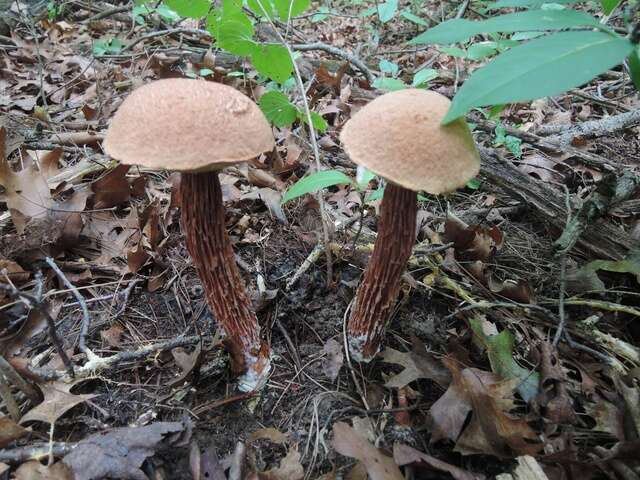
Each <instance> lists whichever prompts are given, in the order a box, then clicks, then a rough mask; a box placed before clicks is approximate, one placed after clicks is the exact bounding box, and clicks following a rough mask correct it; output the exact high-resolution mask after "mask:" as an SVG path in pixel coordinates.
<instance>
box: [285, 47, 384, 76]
mask: <svg viewBox="0 0 640 480" xmlns="http://www.w3.org/2000/svg"><path fill="white" fill-rule="evenodd" d="M291 48H293V49H294V50H298V51H300V52H307V51H312V50H320V51H323V52H327V53H330V54H331V55H335V56H336V57H340V58H343V59H344V60H346V61H347V62H349V63H350V64H352V65H353V66H354V67H356V68H357V69H358V70H360V73H362V74H363V75H364V77H365V78H366V79H367V82H369V84H371V85H373V82H374V81H375V79H376V77H375V76H374V75H373V73H371V70H369V67H367V66H366V65H365V63H364V62H363V61H362V60H360V59H359V58H358V57H356V56H355V55H353V54H351V53H348V52H345V51H344V50H341V49H339V48H337V47H334V46H333V45H327V44H326V43H322V42H314V43H302V44H294V45H291Z"/></svg>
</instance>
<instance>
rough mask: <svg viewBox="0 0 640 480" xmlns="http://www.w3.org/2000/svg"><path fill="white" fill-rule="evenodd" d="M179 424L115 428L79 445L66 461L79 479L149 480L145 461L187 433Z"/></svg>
mask: <svg viewBox="0 0 640 480" xmlns="http://www.w3.org/2000/svg"><path fill="white" fill-rule="evenodd" d="M184 429H185V426H184V425H183V424H182V423H179V422H158V423H154V424H151V425H147V426H144V427H138V428H114V429H113V430H109V431H104V432H99V433H95V434H93V435H91V436H89V437H87V438H86V439H84V440H82V441H81V442H79V443H78V444H77V445H76V447H75V448H74V449H73V450H72V451H71V453H69V454H67V455H66V456H65V457H64V458H63V459H62V461H63V462H64V463H65V464H66V465H68V466H69V467H71V469H72V470H73V473H74V479H75V480H97V479H100V478H122V479H132V480H146V479H147V476H146V475H145V474H144V473H143V472H142V470H140V466H141V465H142V462H144V461H145V460H146V459H147V458H148V457H150V456H152V455H153V454H154V453H155V451H156V450H157V449H158V448H160V447H161V446H163V445H162V444H163V443H166V442H164V441H165V440H166V441H169V442H171V439H172V438H173V437H172V434H175V433H179V432H183V431H184Z"/></svg>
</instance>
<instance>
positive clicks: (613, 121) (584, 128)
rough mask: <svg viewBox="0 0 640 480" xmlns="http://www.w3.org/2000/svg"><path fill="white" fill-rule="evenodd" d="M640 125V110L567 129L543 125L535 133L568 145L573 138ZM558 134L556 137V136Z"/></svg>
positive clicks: (565, 127) (560, 126)
mask: <svg viewBox="0 0 640 480" xmlns="http://www.w3.org/2000/svg"><path fill="white" fill-rule="evenodd" d="M637 123H640V109H638V110H631V111H630V112H624V113H619V114H617V115H611V116H609V117H604V118H601V119H599V120H590V121H588V122H583V123H579V124H577V125H574V126H572V127H569V128H567V126H566V125H543V126H541V127H540V128H539V129H538V130H537V131H536V134H538V135H543V136H546V135H555V136H553V137H551V138H549V140H551V141H553V142H556V143H558V144H559V145H568V144H570V143H571V141H572V140H573V139H574V138H575V137H591V136H598V135H603V134H608V133H612V132H615V131H617V130H622V129H625V128H627V127H630V126H632V125H635V124H637ZM556 134H558V135H556Z"/></svg>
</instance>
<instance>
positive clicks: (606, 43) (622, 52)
mask: <svg viewBox="0 0 640 480" xmlns="http://www.w3.org/2000/svg"><path fill="white" fill-rule="evenodd" d="M546 3H548V2H547V1H544V0H501V1H497V2H494V3H492V4H491V5H489V6H488V10H489V11H492V10H497V9H500V8H506V7H509V8H512V7H526V8H529V9H528V10H525V11H520V12H515V13H508V14H504V15H497V16H495V17H492V18H488V19H486V20H480V21H469V20H465V19H454V20H449V21H446V22H443V23H441V24H440V25H438V26H436V27H434V28H431V29H429V30H427V31H426V32H424V33H422V34H420V35H418V36H417V37H416V38H414V39H413V40H411V42H410V43H411V44H413V45H425V44H440V45H450V44H454V43H459V42H467V41H468V40H469V39H471V38H472V37H474V36H475V35H479V34H482V33H485V34H512V33H515V34H516V35H518V36H517V37H516V36H514V37H512V38H511V39H510V42H511V43H506V44H505V43H502V44H495V45H494V44H492V43H490V42H482V43H475V44H472V45H471V46H470V47H469V48H468V49H467V50H464V49H461V48H459V47H445V49H446V48H449V49H448V50H445V49H443V51H445V52H446V53H448V54H450V55H454V56H459V57H463V58H467V59H472V60H478V59H480V58H484V57H486V56H489V55H492V54H494V53H496V52H497V51H499V50H500V49H504V48H508V50H506V51H504V52H502V53H500V54H499V55H498V56H496V57H495V58H494V59H492V60H491V61H490V62H489V63H487V64H486V65H485V66H484V67H482V68H479V69H478V70H476V71H474V72H473V74H472V75H471V76H470V77H469V78H468V79H467V80H466V81H465V83H464V84H463V86H462V88H460V90H459V91H458V93H457V94H456V96H455V98H454V99H453V103H452V105H451V108H450V110H449V112H448V114H447V115H446V117H445V118H444V121H443V123H445V124H446V123H450V122H452V121H454V120H455V119H456V118H458V117H461V116H462V115H464V114H466V113H467V112H469V111H470V110H471V109H473V108H476V107H483V106H487V105H499V104H506V103H512V102H518V101H526V100H534V99H536V98H542V97H546V96H552V95H558V94H560V93H562V92H564V91H566V90H568V89H570V88H574V87H577V86H579V85H582V84H584V83H587V82H589V81H590V80H592V79H593V78H595V77H596V76H597V75H599V74H601V73H603V72H605V71H607V70H609V69H610V68H613V67H615V66H617V65H619V64H620V63H622V62H624V61H625V59H628V62H629V67H630V70H631V73H632V77H633V79H634V83H635V84H636V85H640V80H639V79H640V58H639V57H638V46H637V40H636V39H634V38H632V36H630V37H623V36H621V35H620V34H618V33H616V32H615V31H614V30H612V29H610V28H609V27H607V26H606V25H605V24H603V23H601V22H600V20H599V19H598V18H596V17H594V16H592V15H589V14H587V13H585V12H581V11H577V10H572V9H568V8H565V5H568V4H572V3H578V0H555V4H556V6H555V7H553V8H549V5H547V6H546V8H543V7H545V5H544V4H546ZM621 3H622V2H621V0H601V5H602V8H603V11H604V13H605V14H606V15H609V14H610V13H611V12H612V11H613V10H614V9H615V8H617V7H618V6H619V5H620V4H621ZM558 7H560V8H558ZM531 32H534V33H535V35H530V34H531ZM549 32H550V33H549ZM509 47H511V48H509Z"/></svg>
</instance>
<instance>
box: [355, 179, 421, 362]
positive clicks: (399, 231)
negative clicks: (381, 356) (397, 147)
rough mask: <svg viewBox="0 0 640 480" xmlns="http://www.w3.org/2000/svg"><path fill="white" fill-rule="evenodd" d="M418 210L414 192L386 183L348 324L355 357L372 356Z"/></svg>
mask: <svg viewBox="0 0 640 480" xmlns="http://www.w3.org/2000/svg"><path fill="white" fill-rule="evenodd" d="M417 213H418V200H417V195H416V192H414V191H412V190H408V189H406V188H404V187H401V186H399V185H395V184H393V183H388V184H387V186H386V187H385V192H384V197H383V199H382V205H381V206H380V219H379V221H378V237H377V238H376V242H375V245H374V248H373V253H372V255H371V258H370V259H369V263H368V265H367V268H366V270H365V272H364V274H363V276H362V282H361V283H360V287H359V288H358V294H357V296H356V301H355V305H354V307H353V311H352V313H351V320H350V322H349V327H348V328H349V334H348V339H349V350H350V351H351V354H352V355H353V357H354V360H357V361H364V360H367V359H371V358H372V357H373V356H374V355H375V354H376V353H377V352H378V349H379V346H380V344H381V342H382V339H383V338H384V331H385V327H386V324H387V319H389V318H391V313H392V310H393V307H394V305H395V303H396V298H397V297H398V292H399V290H400V285H401V278H402V274H403V273H404V271H405V268H406V266H407V261H408V260H409V257H410V256H411V250H412V248H413V244H414V242H415V232H416V215H417Z"/></svg>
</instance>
